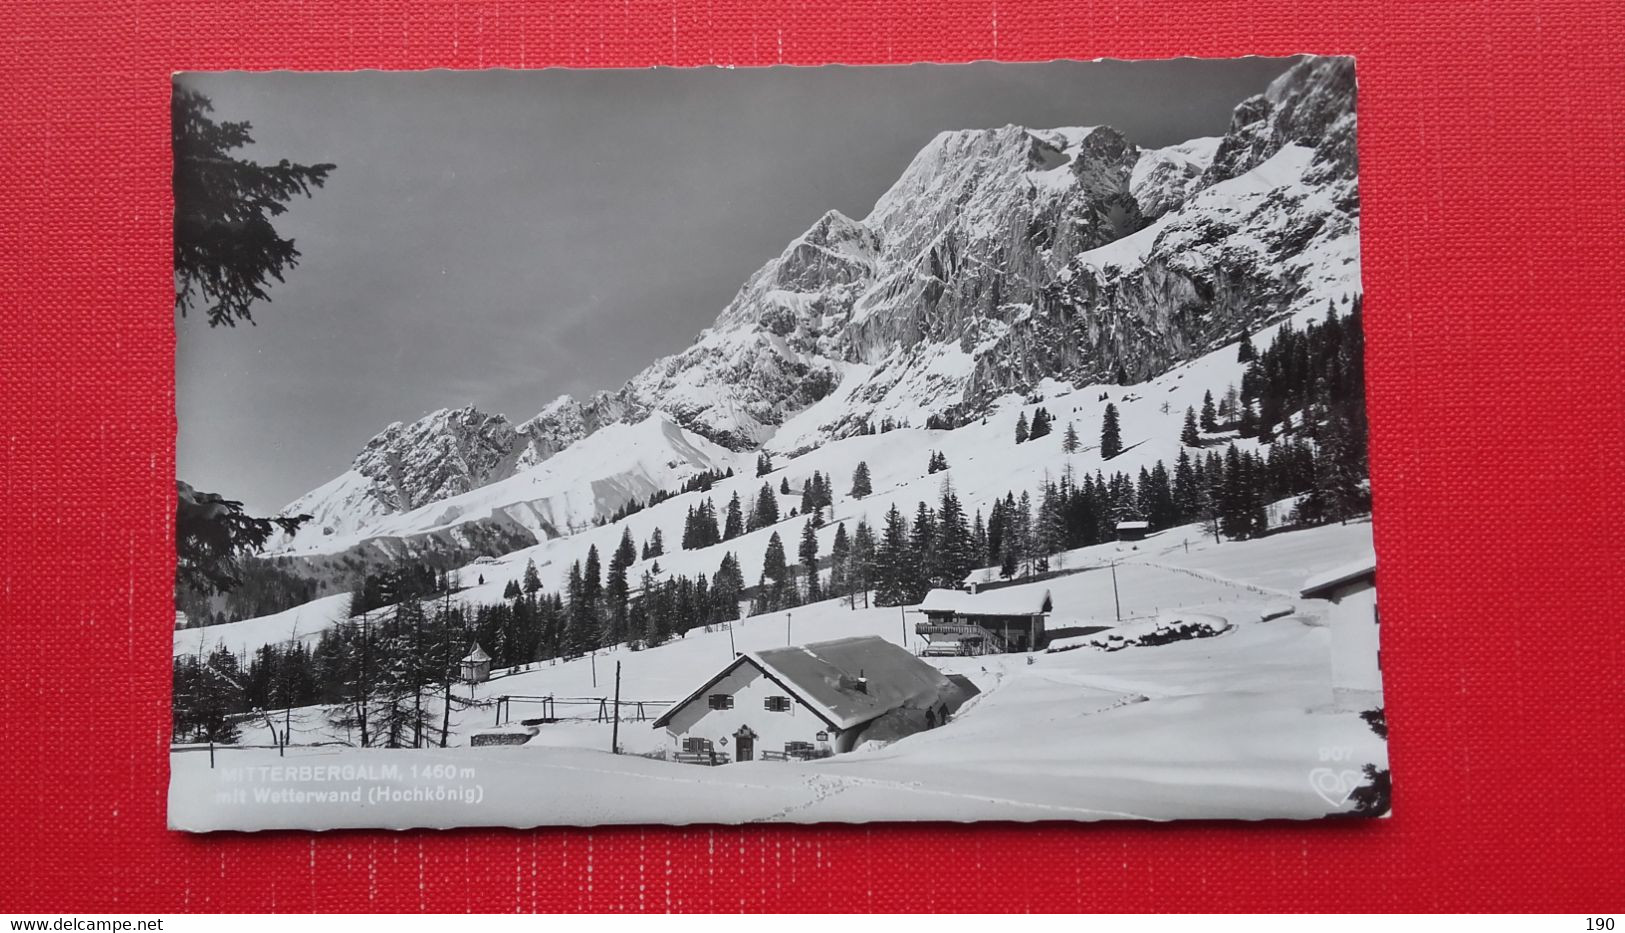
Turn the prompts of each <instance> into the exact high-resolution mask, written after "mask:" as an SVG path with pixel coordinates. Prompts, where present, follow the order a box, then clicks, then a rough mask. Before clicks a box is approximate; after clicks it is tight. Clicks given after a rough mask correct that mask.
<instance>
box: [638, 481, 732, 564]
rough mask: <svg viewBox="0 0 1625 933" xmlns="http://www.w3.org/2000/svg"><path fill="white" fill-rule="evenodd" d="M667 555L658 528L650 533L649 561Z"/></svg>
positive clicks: (662, 537) (663, 539)
mask: <svg viewBox="0 0 1625 933" xmlns="http://www.w3.org/2000/svg"><path fill="white" fill-rule="evenodd" d="M737 499H738V495H737V494H735V501H737ZM665 554H666V539H665V537H664V536H663V535H661V533H660V529H659V528H658V527H656V528H655V530H654V531H651V532H649V557H648V559H649V560H653V559H655V558H657V557H664V556H665Z"/></svg>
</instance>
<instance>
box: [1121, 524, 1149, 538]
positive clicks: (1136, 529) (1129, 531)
mask: <svg viewBox="0 0 1625 933" xmlns="http://www.w3.org/2000/svg"><path fill="white" fill-rule="evenodd" d="M1150 531H1151V523H1150V522H1118V523H1117V540H1119V541H1144V540H1145V536H1146V535H1147V534H1149V533H1150Z"/></svg>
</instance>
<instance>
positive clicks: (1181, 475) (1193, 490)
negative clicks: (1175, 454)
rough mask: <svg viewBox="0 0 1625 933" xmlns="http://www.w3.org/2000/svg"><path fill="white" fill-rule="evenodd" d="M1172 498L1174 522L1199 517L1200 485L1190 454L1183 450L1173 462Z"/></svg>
mask: <svg viewBox="0 0 1625 933" xmlns="http://www.w3.org/2000/svg"><path fill="white" fill-rule="evenodd" d="M1173 498H1174V521H1175V522H1176V523H1178V524H1183V523H1185V522H1191V521H1195V520H1196V519H1197V518H1198V517H1199V514H1200V511H1201V505H1202V493H1201V487H1200V486H1199V484H1198V483H1197V479H1196V471H1195V469H1194V468H1193V467H1192V466H1191V456H1190V454H1189V453H1187V452H1186V451H1183V450H1181V451H1180V452H1179V459H1178V460H1177V461H1175V463H1174V480H1173Z"/></svg>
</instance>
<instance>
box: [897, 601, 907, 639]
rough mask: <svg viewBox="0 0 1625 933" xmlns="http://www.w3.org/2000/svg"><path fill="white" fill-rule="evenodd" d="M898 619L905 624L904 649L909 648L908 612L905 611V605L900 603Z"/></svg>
mask: <svg viewBox="0 0 1625 933" xmlns="http://www.w3.org/2000/svg"><path fill="white" fill-rule="evenodd" d="M897 618H898V620H899V621H901V622H902V623H903V641H902V645H903V647H904V648H907V647H908V610H907V609H904V608H903V605H902V604H901V603H899V604H898V605H897Z"/></svg>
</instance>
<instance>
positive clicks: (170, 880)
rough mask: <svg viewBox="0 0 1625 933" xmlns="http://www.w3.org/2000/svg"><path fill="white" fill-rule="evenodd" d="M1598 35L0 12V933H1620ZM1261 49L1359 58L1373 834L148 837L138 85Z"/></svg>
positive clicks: (1135, 20) (656, 12)
mask: <svg viewBox="0 0 1625 933" xmlns="http://www.w3.org/2000/svg"><path fill="white" fill-rule="evenodd" d="M1622 22H1625V19H1622V18H1621V17H1620V15H1619V9H1618V7H1617V6H1613V5H1612V4H1610V3H1606V2H1584V0H1570V2H1542V0H1499V2H1496V0H1490V2H1481V3H1475V4H1454V3H1440V4H1420V3H1403V2H1388V3H1381V2H1352V0H1343V2H1304V3H1298V4H1293V3H1265V2H1258V0H1162V2H1147V0H1122V2H1114V3H1090V2H1080V0H1037V2H1029V3H1016V2H1012V0H1003V2H992V0H976V2H962V3H961V2H930V0H913V2H909V3H904V4H896V5H894V4H885V3H880V2H873V0H868V2H851V3H842V4H836V3H826V2H803V0H796V2H789V0H778V2H759V3H745V2H735V0H668V2H662V3H650V2H644V0H633V2H631V3H628V2H624V0H560V2H557V3H553V4H541V3H538V4H534V5H531V6H530V7H528V8H527V7H525V6H523V5H521V4H519V3H514V2H496V0H487V2H480V0H465V2H459V3H428V2H406V0H349V2H345V3H342V4H337V3H335V4H317V3H310V2H298V0H277V2H255V3H251V4H250V3H241V2H232V0H190V2H177V3H142V2H139V0H124V2H112V0H103V2H97V0H32V2H19V0H8V2H6V3H5V4H4V5H3V6H0V49H4V52H3V64H0V68H3V69H4V71H5V90H4V93H3V95H0V117H3V121H4V132H3V133H0V168H3V172H0V231H3V234H4V250H3V253H0V297H3V305H0V416H3V421H0V487H3V488H0V515H3V518H4V527H3V529H0V570H3V579H0V616H3V618H4V624H5V630H4V636H3V638H0V749H3V752H0V760H3V761H4V763H5V767H4V768H3V770H0V911H3V910H23V909H29V910H40V911H46V910H61V911H68V910H79V911H88V910H93V909H94V910H102V911H125V912H136V911H176V910H239V909H254V910H379V909H387V910H418V909H430V910H442V911H462V910H495V911H508V910H532V909H554V910H622V909H650V910H665V909H701V908H703V909H715V910H736V909H746V910H758V909H780V910H869V909H884V908H892V909H915V910H950V909H987V910H1005V909H1034V908H1047V909H1060V910H1073V909H1082V910H1131V909H1155V910H1181V909H1184V910H1188V909H1206V910H1231V909H1248V910H1272V909H1334V910H1339V909H1341V910H1346V909H1420V910H1428V909H1456V910H1472V909H1521V908H1538V909H1549V910H1567V911H1581V910H1595V911H1600V910H1604V909H1611V910H1614V911H1620V910H1622V909H1625V893H1622V892H1625V796H1622V794H1625V664H1622V662H1625V657H1622V651H1621V648H1622V644H1625V637H1622V636H1625V618H1622V616H1625V613H1622V612H1621V609H1620V605H1621V601H1620V599H1619V589H1620V583H1621V579H1622V575H1621V569H1622V564H1625V516H1622V514H1621V513H1622V511H1625V509H1622V507H1625V492H1622V486H1621V484H1620V478H1621V463H1622V455H1625V324H1622V315H1625V301H1622V298H1625V289H1622V285H1621V282H1622V277H1625V235H1622V234H1625V230H1622V227H1625V220H1622V219H1625V117H1622V109H1625V108H1622V101H1625V27H1622ZM1299 51H1318V52H1337V53H1351V54H1354V55H1356V56H1358V58H1359V80H1360V108H1361V115H1360V142H1361V150H1362V152H1361V176H1362V178H1361V187H1362V194H1363V200H1364V222H1363V227H1364V231H1363V233H1364V260H1365V262H1364V268H1365V284H1366V289H1367V301H1366V322H1367V327H1368V328H1369V351H1368V356H1369V366H1370V373H1369V378H1370V383H1371V423H1372V432H1373V437H1372V449H1373V455H1372V464H1373V472H1374V477H1373V478H1374V483H1375V488H1376V493H1377V499H1378V504H1377V507H1378V526H1377V536H1378V541H1377V545H1378V550H1379V552H1380V555H1381V560H1382V566H1383V570H1382V574H1383V581H1382V600H1383V622H1384V624H1383V638H1384V642H1385V644H1384V652H1383V653H1384V659H1385V662H1386V667H1387V677H1388V696H1389V706H1388V709H1389V721H1390V722H1391V723H1392V726H1393V741H1392V757H1393V773H1394V780H1395V785H1396V812H1395V816H1394V817H1393V819H1392V820H1390V821H1387V822H1385V823H1381V824H1376V825H1371V824H1346V823H1345V824H1339V825H1332V824H1327V825H1294V824H1284V823H1276V824H1260V825H1222V824H1183V825H1161V826H1157V825H1083V826H1073V825H1060V824H1054V825H1044V826H1037V827H1013V826H999V825H989V826H968V827H961V826H941V825H938V826H880V827H828V828H790V827H760V828H746V829H686V830H685V829H660V828H650V829H616V830H595V831H583V830H557V831H541V832H503V831H468V832H451V833H434V832H414V833H405V834H390V833H383V832H377V833H343V834H332V835H304V834H286V835H266V836H230V835H226V836H214V837H189V836H185V835H181V834H175V833H170V832H168V831H166V830H165V828H164V797H165V785H166V781H167V765H166V755H165V748H166V745H167V741H168V736H167V729H168V704H169V685H168V671H169V652H170V647H169V641H170V639H169V629H170V619H171V616H170V611H171V609H170V579H171V560H172V558H171V554H172V550H171V529H170V516H171V510H172V505H171V503H172V496H173V492H174V487H173V486H172V485H171V479H172V476H173V455H174V454H173V452H174V448H173V446H172V445H173V440H172V438H173V431H174V427H175V423H174V414H173V412H174V407H173V387H174V380H173V334H172V329H171V313H172V312H171V302H170V298H171V296H170V273H169V253H168V251H169V216H168V212H169V192H168V181H169V163H168V147H167V142H168V135H167V118H168V110H167V104H166V101H167V97H168V90H169V81H168V75H169V73H170V72H171V71H172V70H177V69H188V68H252V69H261V68H283V67H291V68H302V69H319V68H320V69H335V68H427V67H452V68H480V67H491V66H512V67H521V66H523V67H536V66H542V65H576V66H586V65H592V66H603V65H623V66H634V65H651V64H678V65H704V64H730V63H731V64H738V65H760V64H771V63H774V62H778V61H783V62H787V63H797V64H818V63H824V62H832V61H842V62H853V63H867V62H907V61H914V60H935V61H964V60H970V59H981V58H1000V59H1008V60H1023V59H1044V58H1053V57H1095V56H1118V57H1166V56H1172V55H1184V54H1196V55H1211V56H1222V55H1237V54H1244V53H1264V54H1286V53H1292V52H1299ZM942 866H951V867H953V868H955V869H959V868H963V869H964V871H963V872H961V871H947V872H946V873H945V872H944V871H943V868H942ZM945 877H946V878H947V879H949V880H947V881H946V882H945V881H944V880H943V879H944V878H945Z"/></svg>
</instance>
